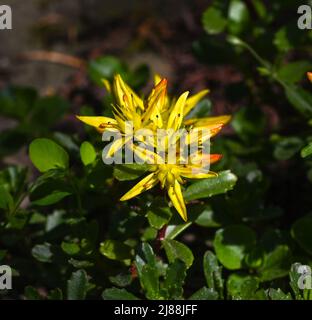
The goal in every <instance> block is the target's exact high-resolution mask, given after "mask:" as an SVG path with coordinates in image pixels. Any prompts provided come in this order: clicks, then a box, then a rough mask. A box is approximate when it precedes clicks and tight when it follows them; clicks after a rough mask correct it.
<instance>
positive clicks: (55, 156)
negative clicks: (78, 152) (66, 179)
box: [29, 138, 69, 172]
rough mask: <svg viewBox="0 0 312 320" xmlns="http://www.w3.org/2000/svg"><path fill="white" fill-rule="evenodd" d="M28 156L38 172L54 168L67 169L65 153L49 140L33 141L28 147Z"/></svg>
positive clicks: (67, 158) (66, 155)
mask: <svg viewBox="0 0 312 320" xmlns="http://www.w3.org/2000/svg"><path fill="white" fill-rule="evenodd" d="M29 156H30V159H31V161H32V163H33V164H34V166H35V167H36V168H37V169H38V170H39V171H40V172H46V171H48V170H51V169H56V168H63V169H67V168H68V162H69V157H68V154H67V152H66V151H65V150H64V149H63V148H62V147H61V146H59V145H58V144H56V143H55V142H54V141H52V140H50V139H41V138H40V139H35V140H34V141H33V142H32V143H31V144H30V146H29Z"/></svg>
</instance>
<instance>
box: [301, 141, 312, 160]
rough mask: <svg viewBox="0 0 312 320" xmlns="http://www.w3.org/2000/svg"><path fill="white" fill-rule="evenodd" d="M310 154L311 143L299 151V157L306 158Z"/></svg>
mask: <svg viewBox="0 0 312 320" xmlns="http://www.w3.org/2000/svg"><path fill="white" fill-rule="evenodd" d="M311 154H312V142H310V143H309V144H308V145H307V146H305V147H304V148H303V149H302V150H301V157H302V158H306V157H308V156H310V155H311Z"/></svg>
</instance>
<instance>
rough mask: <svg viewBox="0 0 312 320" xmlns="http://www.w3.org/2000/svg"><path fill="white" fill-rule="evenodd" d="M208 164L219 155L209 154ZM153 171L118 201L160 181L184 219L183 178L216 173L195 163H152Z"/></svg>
mask: <svg viewBox="0 0 312 320" xmlns="http://www.w3.org/2000/svg"><path fill="white" fill-rule="evenodd" d="M209 157H210V164H211V163H213V162H216V161H218V160H219V159H220V158H221V155H218V154H215V155H210V156H209ZM150 171H153V172H152V173H150V174H149V175H148V176H146V177H145V178H143V179H142V180H141V181H140V182H139V183H137V184H136V185H135V186H134V187H133V188H132V189H131V190H129V191H128V192H127V193H126V194H125V195H123V196H122V197H121V199H120V201H126V200H129V199H131V198H133V197H135V196H137V195H139V194H140V193H142V192H144V191H147V190H149V189H151V188H153V187H154V186H156V185H157V184H158V183H160V186H161V188H166V189H167V192H168V196H169V198H170V200H171V202H172V204H173V206H174V207H175V208H176V210H177V211H178V213H179V214H180V216H181V217H182V219H183V220H184V221H187V212H186V207H185V202H184V199H183V195H182V190H181V184H183V183H184V180H183V178H189V179H204V178H211V177H215V176H216V175H217V174H216V173H214V172H210V171H208V172H206V170H205V169H204V168H201V167H200V166H199V165H196V164H189V165H186V164H183V165H182V164H161V165H154V166H152V167H151V170H150Z"/></svg>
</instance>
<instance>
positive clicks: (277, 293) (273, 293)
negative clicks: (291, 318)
mask: <svg viewBox="0 0 312 320" xmlns="http://www.w3.org/2000/svg"><path fill="white" fill-rule="evenodd" d="M267 294H268V296H269V297H270V299H271V300H292V298H291V294H290V293H287V294H286V293H284V292H283V291H282V290H281V289H280V288H278V289H274V288H270V289H268V291H267Z"/></svg>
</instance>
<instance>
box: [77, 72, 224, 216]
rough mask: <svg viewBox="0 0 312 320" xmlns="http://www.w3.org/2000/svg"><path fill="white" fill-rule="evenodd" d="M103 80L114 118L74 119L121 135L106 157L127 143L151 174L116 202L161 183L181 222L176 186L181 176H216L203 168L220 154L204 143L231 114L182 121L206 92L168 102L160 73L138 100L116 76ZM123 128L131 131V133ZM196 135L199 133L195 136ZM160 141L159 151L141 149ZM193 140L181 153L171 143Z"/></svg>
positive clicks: (182, 210)
mask: <svg viewBox="0 0 312 320" xmlns="http://www.w3.org/2000/svg"><path fill="white" fill-rule="evenodd" d="M103 83H104V84H105V85H106V88H107V90H108V91H109V92H110V93H112V94H113V95H114V101H115V103H114V104H113V115H114V118H109V117H89V116H78V119H79V120H81V121H83V122H85V123H86V124H89V125H91V126H94V127H96V129H97V130H98V131H99V132H102V133H105V132H109V131H113V132H114V131H117V132H121V133H122V135H120V136H119V137H118V139H115V141H114V142H113V143H112V144H111V145H110V147H109V150H108V151H107V153H106V155H105V157H112V156H114V155H115V153H116V152H117V151H118V150H119V149H120V148H121V147H123V146H126V147H129V148H130V149H131V150H132V151H133V152H134V154H135V155H137V156H138V157H139V158H141V159H142V160H143V161H144V162H146V163H148V164H149V167H148V171H151V172H152V173H150V174H149V175H147V176H146V177H145V178H143V179H142V180H141V181H140V182H139V183H138V184H136V185H135V186H134V187H133V188H132V189H131V190H130V191H128V192H127V193H126V194H125V195H123V196H122V197H121V198H120V200H121V201H126V200H129V199H131V198H133V197H136V196H137V195H139V194H140V193H142V192H144V191H146V190H149V189H151V188H153V187H154V186H155V185H157V184H158V183H160V186H161V188H166V189H167V191H168V196H169V198H170V199H171V201H172V204H173V206H174V207H175V208H176V210H177V212H178V213H179V214H180V216H181V217H182V219H183V220H184V221H187V212H186V207H185V203H184V199H183V195H182V190H181V184H183V183H184V180H183V178H189V179H205V178H206V179H207V178H211V177H215V176H216V173H214V172H211V171H209V170H206V168H205V167H208V166H210V165H211V164H213V163H214V162H216V161H218V160H219V159H220V157H221V155H219V154H209V153H205V152H204V151H203V144H205V142H206V141H208V140H209V139H210V138H211V137H213V136H214V135H216V134H217V133H218V132H219V131H220V130H221V129H222V127H223V126H224V125H225V124H226V123H227V122H228V121H229V120H230V116H219V117H206V118H200V119H194V118H191V119H188V120H185V117H186V116H187V115H188V114H189V113H190V112H191V111H192V109H193V108H194V107H195V106H196V104H197V103H198V102H199V101H200V100H201V99H202V98H203V97H204V96H205V95H206V93H208V90H203V91H201V92H199V93H197V94H196V95H193V96H191V97H189V98H188V94H189V92H185V93H183V94H182V95H181V96H180V97H179V98H178V99H177V100H175V99H173V100H170V99H169V97H168V96H167V80H166V79H165V78H164V79H161V78H160V77H159V76H156V77H155V86H154V88H153V89H152V91H151V93H150V95H149V96H148V97H147V99H146V100H144V99H141V98H140V97H139V96H138V95H137V94H136V93H135V92H134V91H133V90H132V89H131V88H130V87H129V86H128V85H127V84H126V83H125V82H124V81H123V80H122V77H121V76H120V75H116V76H115V77H114V80H113V83H112V85H111V84H110V83H109V81H108V80H106V79H104V80H103ZM181 127H185V128H186V133H185V134H184V135H182V134H181V133H180V132H179V130H180V129H181ZM145 129H150V131H151V135H150V136H148V137H145V138H143V137H141V136H140V133H138V132H139V131H142V130H145ZM159 129H164V130H165V134H164V135H162V136H160V137H157V138H156V132H157V130H159ZM200 130H201V131H200ZM203 130H204V132H202V131H203ZM127 131H128V132H129V131H130V132H134V134H133V136H132V135H131V134H128V133H127ZM199 133H201V135H200V136H199ZM133 138H137V141H138V142H141V145H136V144H134V143H133V141H132V140H133ZM155 138H156V140H155ZM159 140H161V141H160V142H159ZM160 143H161V144H162V146H163V148H162V150H161V152H162V155H159V154H157V153H154V152H153V151H149V150H148V149H147V148H145V149H143V148H142V145H144V146H146V147H148V146H150V147H152V148H153V147H155V146H156V147H157V144H160ZM194 143H195V144H196V145H197V149H196V151H193V152H192V153H191V154H187V155H186V156H185V155H184V154H183V150H182V151H181V148H179V150H177V148H176V145H179V146H181V145H182V144H183V146H184V149H185V148H189V147H191V146H192V145H193V144H194ZM153 149H154V148H153ZM172 150H173V155H172ZM201 160H202V161H201ZM203 160H205V161H203Z"/></svg>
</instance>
